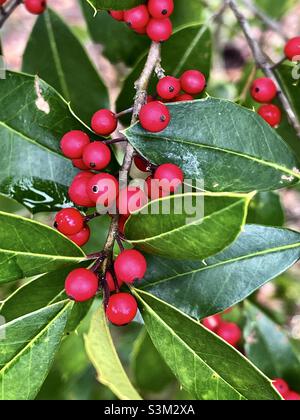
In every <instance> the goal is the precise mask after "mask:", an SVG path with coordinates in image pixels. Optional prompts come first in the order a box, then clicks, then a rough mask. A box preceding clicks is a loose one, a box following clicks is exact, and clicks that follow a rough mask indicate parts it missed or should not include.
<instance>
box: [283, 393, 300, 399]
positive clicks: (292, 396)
mask: <svg viewBox="0 0 300 420" xmlns="http://www.w3.org/2000/svg"><path fill="white" fill-rule="evenodd" d="M285 400H286V401H300V394H297V392H293V391H291V392H289V393H288V394H287V395H286V397H285Z"/></svg>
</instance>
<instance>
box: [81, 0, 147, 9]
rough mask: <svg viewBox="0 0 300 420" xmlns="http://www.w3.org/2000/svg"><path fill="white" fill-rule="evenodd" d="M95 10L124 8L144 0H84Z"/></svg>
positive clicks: (136, 4)
mask: <svg viewBox="0 0 300 420" xmlns="http://www.w3.org/2000/svg"><path fill="white" fill-rule="evenodd" d="M86 1H87V2H88V3H89V4H90V5H91V6H92V7H93V8H94V9H95V10H103V9H104V10H126V9H131V8H132V7H135V6H138V5H139V4H142V3H144V0H86Z"/></svg>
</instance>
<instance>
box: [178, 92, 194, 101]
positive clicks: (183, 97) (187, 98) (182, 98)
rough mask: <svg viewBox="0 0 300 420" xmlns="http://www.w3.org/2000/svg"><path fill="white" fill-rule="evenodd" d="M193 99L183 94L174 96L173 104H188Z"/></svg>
mask: <svg viewBox="0 0 300 420" xmlns="http://www.w3.org/2000/svg"><path fill="white" fill-rule="evenodd" d="M194 99H195V98H194V97H193V96H192V95H189V94H188V93H183V94H182V95H178V96H176V98H174V100H173V102H189V101H193V100H194Z"/></svg>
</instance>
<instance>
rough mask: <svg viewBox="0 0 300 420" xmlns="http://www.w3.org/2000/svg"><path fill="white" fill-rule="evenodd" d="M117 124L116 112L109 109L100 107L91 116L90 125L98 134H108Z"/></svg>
mask: <svg viewBox="0 0 300 420" xmlns="http://www.w3.org/2000/svg"><path fill="white" fill-rule="evenodd" d="M117 126H118V119H117V117H116V114H114V113H113V112H111V111H110V110H109V109H100V110H99V111H97V112H96V113H95V114H94V115H93V117H92V122H91V127H92V129H93V130H94V131H95V133H97V134H99V135H100V136H109V135H110V134H111V133H113V132H114V131H115V130H116V128H117Z"/></svg>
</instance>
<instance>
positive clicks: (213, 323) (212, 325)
mask: <svg viewBox="0 0 300 420" xmlns="http://www.w3.org/2000/svg"><path fill="white" fill-rule="evenodd" d="M221 322H222V318H221V317H220V315H213V316H209V317H208V318H205V319H204V320H203V321H202V324H203V325H204V327H205V328H207V329H208V330H210V331H213V332H216V331H217V329H218V328H219V326H220V325H221Z"/></svg>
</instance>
